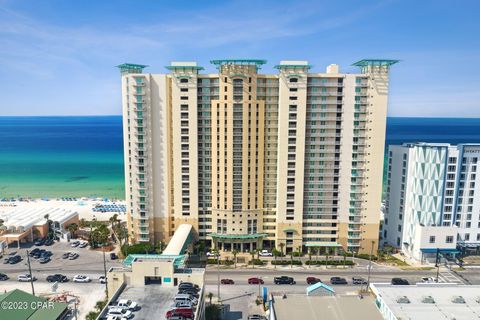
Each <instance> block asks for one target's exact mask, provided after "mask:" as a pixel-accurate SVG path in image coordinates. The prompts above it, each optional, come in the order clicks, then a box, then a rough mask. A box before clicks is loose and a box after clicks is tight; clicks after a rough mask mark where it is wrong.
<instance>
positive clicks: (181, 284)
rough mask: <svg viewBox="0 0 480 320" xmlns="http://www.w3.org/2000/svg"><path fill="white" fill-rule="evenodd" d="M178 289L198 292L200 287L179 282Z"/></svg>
mask: <svg viewBox="0 0 480 320" xmlns="http://www.w3.org/2000/svg"><path fill="white" fill-rule="evenodd" d="M178 289H194V290H196V291H197V292H198V291H199V290H200V287H199V286H198V285H196V284H193V283H191V282H180V284H179V285H178Z"/></svg>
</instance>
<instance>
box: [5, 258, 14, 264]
mask: <svg viewBox="0 0 480 320" xmlns="http://www.w3.org/2000/svg"><path fill="white" fill-rule="evenodd" d="M11 258H12V257H8V258H5V259H4V260H3V263H4V264H9V263H10V259H11Z"/></svg>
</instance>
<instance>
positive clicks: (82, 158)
mask: <svg viewBox="0 0 480 320" xmlns="http://www.w3.org/2000/svg"><path fill="white" fill-rule="evenodd" d="M415 141H423V142H449V143H452V144H456V143H468V142H480V119H457V118H388V121H387V141H386V143H387V145H389V144H401V143H403V142H415ZM123 170H124V169H123V142H122V118H121V117H120V116H107V117H99V116H91V117H0V198H4V197H8V198H10V197H32V198H42V197H49V198H56V197H104V198H114V199H123V198H124V183H123V179H124V171H123Z"/></svg>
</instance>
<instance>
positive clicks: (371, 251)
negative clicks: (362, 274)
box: [366, 240, 375, 291]
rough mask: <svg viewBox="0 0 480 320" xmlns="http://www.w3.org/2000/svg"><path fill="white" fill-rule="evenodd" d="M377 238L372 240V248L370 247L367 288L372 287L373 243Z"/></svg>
mask: <svg viewBox="0 0 480 320" xmlns="http://www.w3.org/2000/svg"><path fill="white" fill-rule="evenodd" d="M374 244H375V240H372V248H371V249H370V260H369V261H368V279H367V290H366V291H368V289H369V288H370V274H371V273H372V255H373V245H374Z"/></svg>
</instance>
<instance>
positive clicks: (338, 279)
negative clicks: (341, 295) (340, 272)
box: [330, 277, 348, 284]
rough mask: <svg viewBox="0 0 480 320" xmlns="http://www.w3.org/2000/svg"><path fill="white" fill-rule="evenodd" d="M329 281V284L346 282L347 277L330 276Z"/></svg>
mask: <svg viewBox="0 0 480 320" xmlns="http://www.w3.org/2000/svg"><path fill="white" fill-rule="evenodd" d="M330 283H331V284H348V282H347V279H345V278H340V277H331V278H330Z"/></svg>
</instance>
